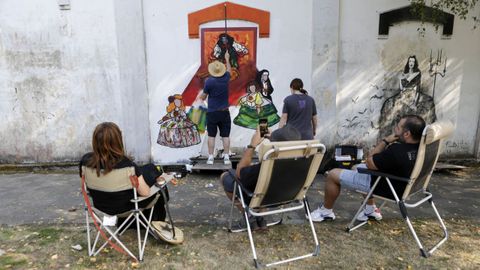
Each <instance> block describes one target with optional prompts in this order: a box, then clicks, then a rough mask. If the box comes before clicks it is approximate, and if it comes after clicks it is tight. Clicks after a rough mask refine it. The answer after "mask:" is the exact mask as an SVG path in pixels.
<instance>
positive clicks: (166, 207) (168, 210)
mask: <svg viewBox="0 0 480 270" xmlns="http://www.w3.org/2000/svg"><path fill="white" fill-rule="evenodd" d="M160 193H161V194H162V197H163V201H164V202H165V204H164V207H165V211H166V212H167V215H168V220H169V221H170V225H171V226H172V237H173V238H175V226H174V224H173V218H172V215H171V214H170V207H169V205H168V200H167V195H166V194H165V191H164V190H163V189H160ZM152 212H153V210H152Z"/></svg>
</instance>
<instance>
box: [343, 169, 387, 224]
mask: <svg viewBox="0 0 480 270" xmlns="http://www.w3.org/2000/svg"><path fill="white" fill-rule="evenodd" d="M380 179H381V177H380V176H379V177H377V179H376V180H375V183H373V185H372V187H371V188H370V190H369V191H368V194H367V195H366V196H365V199H364V200H363V202H362V205H360V208H358V210H357V213H355V215H354V216H353V218H352V221H350V223H349V224H348V226H347V228H346V229H345V231H346V232H351V231H354V230H356V229H358V228H360V227H362V226H363V225H365V224H367V223H368V220H366V221H362V222H360V223H359V224H358V225H356V226H354V225H355V223H356V222H357V216H358V214H360V212H361V211H362V210H363V208H364V207H365V205H366V204H367V201H368V199H369V198H370V197H372V194H373V191H374V190H375V188H376V187H377V185H378V183H379V182H380ZM384 204H385V203H383V204H382V206H383V205H384Z"/></svg>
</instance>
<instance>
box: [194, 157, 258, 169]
mask: <svg viewBox="0 0 480 270" xmlns="http://www.w3.org/2000/svg"><path fill="white" fill-rule="evenodd" d="M241 158H242V157H241V156H240V155H234V156H231V157H230V161H231V164H229V165H225V164H223V158H215V160H214V163H213V164H212V165H209V164H207V159H208V157H207V156H196V157H191V158H190V160H191V161H192V163H193V167H192V171H194V172H199V171H226V170H229V169H232V168H233V169H234V168H236V167H237V164H238V162H239V161H240V159H241ZM257 160H258V159H257V158H256V157H254V158H253V159H252V161H253V162H257Z"/></svg>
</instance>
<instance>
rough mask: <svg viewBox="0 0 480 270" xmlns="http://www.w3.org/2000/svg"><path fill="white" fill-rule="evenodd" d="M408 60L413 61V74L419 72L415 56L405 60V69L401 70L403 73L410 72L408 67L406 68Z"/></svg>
mask: <svg viewBox="0 0 480 270" xmlns="http://www.w3.org/2000/svg"><path fill="white" fill-rule="evenodd" d="M410 58H413V59H415V64H414V65H413V72H419V71H420V69H418V61H417V57H416V56H415V55H410V56H409V57H408V58H407V63H406V64H405V68H404V69H403V73H408V71H409V70H410V67H409V66H408V62H410Z"/></svg>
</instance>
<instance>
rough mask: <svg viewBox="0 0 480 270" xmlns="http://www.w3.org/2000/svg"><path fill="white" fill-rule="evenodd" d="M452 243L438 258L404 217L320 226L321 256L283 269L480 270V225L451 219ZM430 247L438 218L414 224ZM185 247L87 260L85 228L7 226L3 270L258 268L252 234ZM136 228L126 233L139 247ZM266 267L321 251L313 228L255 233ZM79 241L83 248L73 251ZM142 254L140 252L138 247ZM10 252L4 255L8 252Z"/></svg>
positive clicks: (201, 232)
mask: <svg viewBox="0 0 480 270" xmlns="http://www.w3.org/2000/svg"><path fill="white" fill-rule="evenodd" d="M446 222H447V227H448V229H449V232H450V238H449V240H448V241H447V242H446V243H445V244H444V245H443V246H441V247H440V249H439V250H437V251H436V252H435V253H434V255H433V256H432V257H430V258H427V259H425V258H422V257H420V256H419V251H418V248H417V246H416V244H415V242H414V240H413V237H412V236H411V235H410V232H409V231H408V229H407V227H406V226H405V223H404V222H403V220H395V219H390V220H384V221H382V222H372V223H371V224H369V225H367V226H364V227H363V228H360V229H359V230H357V231H354V232H351V233H346V232H345V231H344V228H345V226H346V223H345V222H342V221H335V222H329V223H321V224H315V228H316V230H317V236H318V239H319V242H320V248H321V250H320V254H319V256H317V257H312V258H308V259H305V260H301V261H297V262H294V263H290V264H286V265H284V266H281V267H280V268H281V269H338V268H343V269H479V268H480V248H479V243H480V227H479V224H478V221H476V220H447V221H446ZM413 223H414V226H415V227H416V228H417V229H418V233H419V236H420V237H421V239H427V240H426V241H425V242H426V243H425V245H426V246H427V247H429V246H432V245H433V244H434V241H436V239H438V238H440V237H441V236H442V235H441V231H440V229H439V228H438V226H437V225H436V224H435V223H434V222H433V221H432V220H430V219H419V220H414V221H413ZM182 229H183V231H184V234H185V242H184V243H183V244H182V245H178V246H172V245H169V244H166V243H163V242H158V241H155V240H154V239H153V238H151V239H150V240H149V242H148V243H147V250H146V253H145V260H144V262H141V263H139V264H136V263H132V261H131V260H130V259H128V258H127V257H126V256H124V255H122V254H120V253H118V252H117V251H115V250H112V249H110V248H109V249H105V250H104V251H103V252H101V253H100V254H99V256H96V257H89V256H88V255H87V250H86V248H87V245H86V237H85V235H86V232H85V228H84V227H83V226H73V225H68V226H58V225H57V226H38V225H35V226H33V225H32V226H17V227H0V269H231V270H233V269H251V268H254V266H253V260H252V253H251V249H250V244H249V241H248V237H247V234H246V233H228V232H226V230H225V229H224V228H220V227H216V226H213V225H198V226H187V225H183V226H182ZM135 237H136V236H135V233H134V231H127V232H126V233H125V235H124V238H125V243H134V241H133V240H135ZM254 240H255V243H256V247H257V253H258V256H259V259H260V260H261V261H263V262H271V261H273V260H279V259H284V258H286V257H288V256H297V255H301V254H304V253H309V252H312V251H313V250H314V242H313V237H312V234H311V232H310V228H309V226H308V223H306V222H305V223H303V224H286V225H279V226H274V227H270V228H269V230H268V231H266V232H255V233H254ZM77 244H79V245H80V246H82V247H83V250H81V251H78V250H75V249H73V248H72V246H75V245H77ZM134 250H135V247H134ZM2 253H3V254H2Z"/></svg>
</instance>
